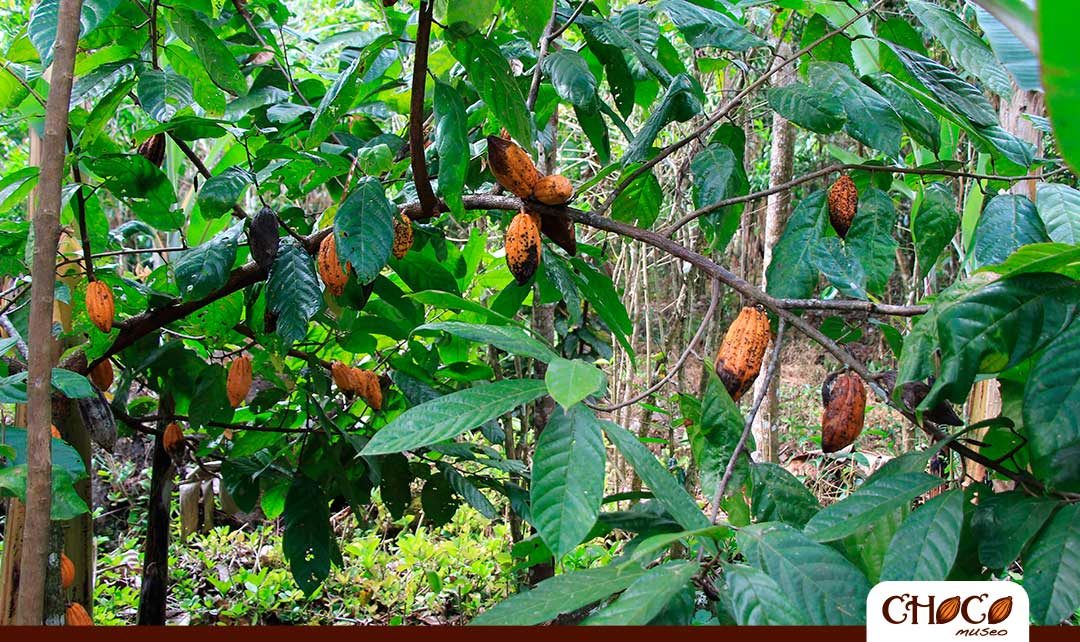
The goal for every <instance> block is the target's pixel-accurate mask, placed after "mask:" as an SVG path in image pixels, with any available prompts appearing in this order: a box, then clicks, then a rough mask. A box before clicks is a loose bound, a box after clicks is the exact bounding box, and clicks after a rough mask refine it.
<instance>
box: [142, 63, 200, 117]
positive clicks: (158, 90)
mask: <svg viewBox="0 0 1080 642" xmlns="http://www.w3.org/2000/svg"><path fill="white" fill-rule="evenodd" d="M136 92H137V93H138V95H139V104H140V105H142V108H143V109H145V110H146V113H147V114H149V115H150V117H151V118H153V119H154V120H156V121H159V122H166V121H168V120H171V119H172V117H173V116H175V115H176V112H178V111H180V110H181V109H184V108H185V107H188V106H189V105H191V103H192V101H194V100H195V98H194V97H193V96H192V93H191V82H190V81H189V80H188V79H187V78H185V77H183V76H181V75H180V74H177V73H174V72H171V71H167V70H166V71H156V70H147V71H143V72H142V73H140V74H139V85H138V88H137V89H136Z"/></svg>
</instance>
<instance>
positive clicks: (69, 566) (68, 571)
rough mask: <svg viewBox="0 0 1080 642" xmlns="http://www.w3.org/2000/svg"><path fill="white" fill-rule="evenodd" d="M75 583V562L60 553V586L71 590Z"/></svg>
mask: <svg viewBox="0 0 1080 642" xmlns="http://www.w3.org/2000/svg"><path fill="white" fill-rule="evenodd" d="M74 583H75V562H72V561H71V558H70V557H68V556H67V555H65V554H63V553H60V586H61V587H63V588H66V589H67V588H71V585H72V584H74Z"/></svg>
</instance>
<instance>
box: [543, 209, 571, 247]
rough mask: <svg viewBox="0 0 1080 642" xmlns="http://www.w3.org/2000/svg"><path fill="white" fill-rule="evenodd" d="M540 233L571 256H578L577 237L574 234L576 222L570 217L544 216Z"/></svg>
mask: <svg viewBox="0 0 1080 642" xmlns="http://www.w3.org/2000/svg"><path fill="white" fill-rule="evenodd" d="M540 231H541V232H542V233H543V234H544V236H546V237H548V238H549V239H551V242H552V243H554V244H555V245H558V246H559V247H561V248H562V249H564V250H566V253H567V254H569V255H570V256H574V255H576V254H577V236H576V235H575V234H574V221H572V220H570V217H568V216H560V215H558V214H542V215H541V216H540Z"/></svg>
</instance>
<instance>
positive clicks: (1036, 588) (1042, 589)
mask: <svg viewBox="0 0 1080 642" xmlns="http://www.w3.org/2000/svg"><path fill="white" fill-rule="evenodd" d="M1024 590H1025V591H1027V594H1028V597H1029V598H1031V618H1032V620H1034V621H1035V623H1036V624H1043V625H1056V624H1059V623H1061V622H1062V621H1063V620H1065V619H1066V618H1068V617H1071V616H1072V615H1073V614H1074V613H1075V612H1076V609H1077V608H1080V504H1069V505H1068V506H1063V507H1062V508H1061V509H1060V510H1058V512H1057V514H1056V515H1054V517H1053V519H1051V520H1050V523H1049V524H1047V525H1046V528H1044V529H1043V530H1042V532H1041V533H1039V536H1038V537H1036V538H1035V541H1034V542H1032V543H1031V550H1030V551H1029V552H1028V555H1027V558H1026V563H1025V564H1024Z"/></svg>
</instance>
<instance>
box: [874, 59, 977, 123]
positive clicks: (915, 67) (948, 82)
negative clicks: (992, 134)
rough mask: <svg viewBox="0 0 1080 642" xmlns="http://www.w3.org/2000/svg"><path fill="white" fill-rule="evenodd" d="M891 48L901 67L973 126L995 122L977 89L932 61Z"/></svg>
mask: <svg viewBox="0 0 1080 642" xmlns="http://www.w3.org/2000/svg"><path fill="white" fill-rule="evenodd" d="M891 47H892V50H893V51H894V52H896V55H897V56H899V58H900V62H902V63H903V64H904V68H906V69H907V70H908V71H909V72H910V73H911V75H913V76H915V77H916V78H917V79H918V80H919V82H921V83H922V84H924V85H926V87H927V88H928V89H929V90H930V91H931V92H932V93H933V94H934V96H936V97H937V98H938V100H940V101H941V102H942V103H943V104H944V105H945V106H946V107H948V108H949V109H951V110H953V111H954V112H956V113H958V114H962V115H963V116H965V117H967V118H968V119H969V120H971V122H972V123H974V124H976V125H982V126H986V127H990V126H993V125H997V124H998V118H997V112H996V111H994V108H993V106H992V105H991V104H990V101H989V100H987V99H986V96H984V95H983V93H982V92H981V91H979V89H978V88H976V87H974V86H973V85H971V84H970V83H968V82H966V81H964V80H963V79H962V78H960V77H959V76H957V75H956V74H955V73H953V72H952V70H950V69H949V68H948V67H945V66H943V65H941V64H940V63H938V62H937V61H935V60H932V59H930V58H927V57H926V56H924V55H922V54H919V53H916V52H914V51H912V50H910V49H907V48H905V47H901V46H900V45H897V44H892V45H891Z"/></svg>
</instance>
